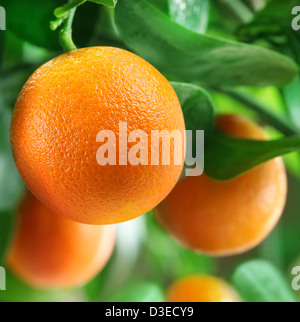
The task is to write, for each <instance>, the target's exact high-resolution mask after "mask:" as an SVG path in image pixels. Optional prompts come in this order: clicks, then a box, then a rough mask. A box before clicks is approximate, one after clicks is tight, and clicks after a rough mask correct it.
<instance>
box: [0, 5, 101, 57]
mask: <svg viewBox="0 0 300 322" xmlns="http://www.w3.org/2000/svg"><path fill="white" fill-rule="evenodd" d="M41 1H42V2H41ZM61 4H62V2H61V0H14V1H11V0H3V1H1V5H3V6H4V7H5V9H6V14H7V29H8V30H9V31H11V32H13V33H14V34H16V35H17V36H18V37H20V38H21V39H22V40H24V41H28V42H30V43H31V44H33V45H36V46H39V47H44V48H47V49H49V50H54V51H58V50H60V49H61V46H60V44H59V37H58V30H57V31H52V30H51V29H50V21H52V20H54V19H55V16H54V14H53V12H54V10H55V8H57V7H59V6H61ZM97 19H98V6H97V5H95V4H93V3H86V4H85V5H84V6H80V7H79V8H78V10H77V12H76V16H75V19H74V23H73V37H74V41H75V43H76V44H78V46H81V47H83V46H86V45H87V44H88V41H89V40H90V39H91V37H92V35H93V31H94V28H95V24H96V22H97Z"/></svg>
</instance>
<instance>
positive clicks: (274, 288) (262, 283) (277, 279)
mask: <svg viewBox="0 0 300 322" xmlns="http://www.w3.org/2000/svg"><path fill="white" fill-rule="evenodd" d="M233 284H234V286H235V287H236V289H237V290H238V291H239V293H240V294H241V296H242V298H243V299H244V300H245V301H246V302H297V301H296V299H295V296H294V294H293V291H292V287H291V286H290V285H288V283H287V281H286V280H285V279H284V278H283V276H282V275H281V273H280V272H279V271H278V270H277V269H276V268H275V267H274V266H272V265H271V264H269V263H268V262H266V261H263V260H252V261H250V262H247V263H244V264H242V265H241V266H239V267H238V268H237V270H236V271H235V273H234V275H233Z"/></svg>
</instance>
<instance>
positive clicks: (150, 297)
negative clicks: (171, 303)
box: [108, 281, 164, 302]
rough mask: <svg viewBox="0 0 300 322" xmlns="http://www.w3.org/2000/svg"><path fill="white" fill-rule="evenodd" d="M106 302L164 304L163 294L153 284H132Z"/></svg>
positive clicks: (158, 287) (157, 286)
mask: <svg viewBox="0 0 300 322" xmlns="http://www.w3.org/2000/svg"><path fill="white" fill-rule="evenodd" d="M108 302H164V293H163V290H162V289H161V287H160V286H159V285H157V284H155V283H151V282H143V281H142V282H132V283H129V284H128V285H127V286H125V287H124V288H122V289H121V290H120V291H119V292H117V293H116V294H114V295H113V296H112V297H111V298H110V299H109V301H108Z"/></svg>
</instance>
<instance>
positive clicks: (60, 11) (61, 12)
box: [54, 0, 87, 18]
mask: <svg viewBox="0 0 300 322" xmlns="http://www.w3.org/2000/svg"><path fill="white" fill-rule="evenodd" d="M86 1H87V0H71V1H70V2H69V3H67V4H65V5H64V6H62V7H59V8H56V9H55V11H54V15H55V16H56V18H62V17H64V16H65V15H66V14H67V13H68V12H69V11H71V10H72V9H74V8H77V7H78V6H80V5H82V4H83V3H85V2H86Z"/></svg>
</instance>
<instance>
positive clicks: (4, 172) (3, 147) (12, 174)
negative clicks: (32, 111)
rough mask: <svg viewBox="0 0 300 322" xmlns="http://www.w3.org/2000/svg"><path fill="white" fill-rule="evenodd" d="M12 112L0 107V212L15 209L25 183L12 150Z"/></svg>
mask: <svg viewBox="0 0 300 322" xmlns="http://www.w3.org/2000/svg"><path fill="white" fill-rule="evenodd" d="M10 120H11V111H8V110H7V109H4V108H3V106H0V211H4V210H10V209H14V207H15V205H16V203H17V202H18V201H19V200H20V197H21V195H22V193H23V188H24V185H23V181H22V179H21V177H20V175H19V172H18V170H17V168H16V166H15V163H14V160H13V157H12V153H11V148H10V135H9V133H10Z"/></svg>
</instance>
